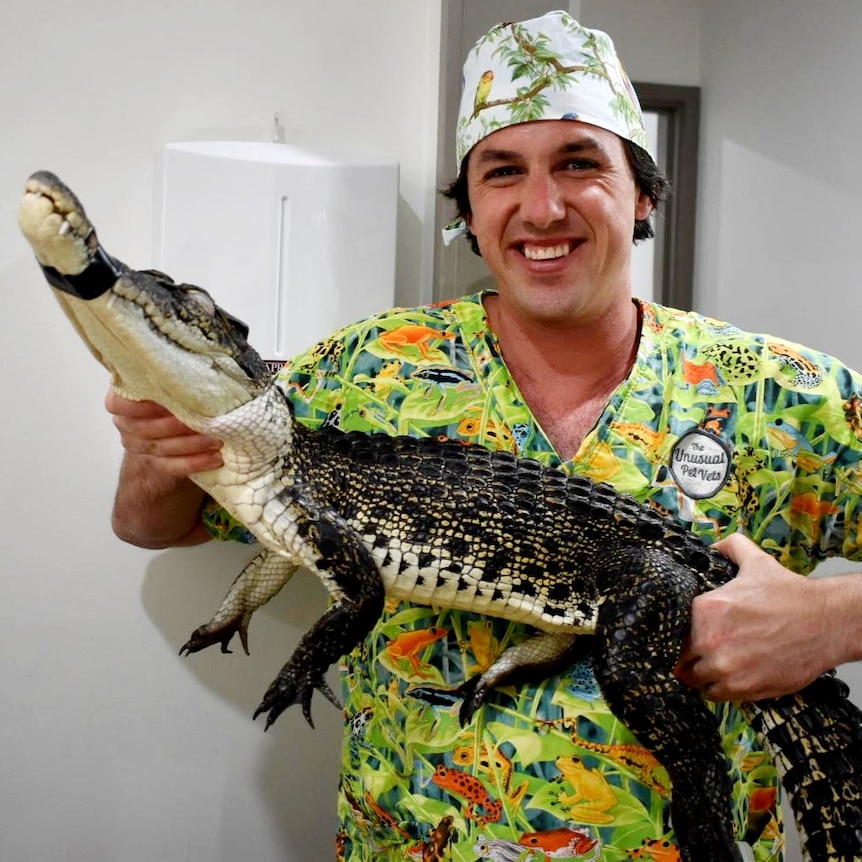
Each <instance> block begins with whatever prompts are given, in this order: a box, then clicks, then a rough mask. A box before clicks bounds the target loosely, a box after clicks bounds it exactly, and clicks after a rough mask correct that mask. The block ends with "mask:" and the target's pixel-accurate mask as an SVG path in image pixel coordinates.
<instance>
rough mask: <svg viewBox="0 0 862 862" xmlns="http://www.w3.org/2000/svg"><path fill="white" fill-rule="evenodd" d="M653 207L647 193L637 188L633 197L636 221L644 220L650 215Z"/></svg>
mask: <svg viewBox="0 0 862 862" xmlns="http://www.w3.org/2000/svg"><path fill="white" fill-rule="evenodd" d="M654 209H655V207H654V206H653V203H652V201H651V200H650V199H649V195H648V194H647V193H646V192H645V191H643V190H642V189H640V188H638V196H637V198H636V199H635V219H637V221H645V220H646V219H648V218H649V217H650V216H651V215H652V211H653V210H654Z"/></svg>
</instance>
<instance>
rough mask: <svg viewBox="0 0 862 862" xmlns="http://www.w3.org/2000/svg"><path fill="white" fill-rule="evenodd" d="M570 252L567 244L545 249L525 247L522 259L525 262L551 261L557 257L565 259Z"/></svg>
mask: <svg viewBox="0 0 862 862" xmlns="http://www.w3.org/2000/svg"><path fill="white" fill-rule="evenodd" d="M570 251H571V248H570V246H569V244H568V243H567V242H564V243H561V244H560V245H554V246H550V247H545V248H535V247H530V246H526V245H525V246H524V257H526V258H527V260H553V259H554V258H557V257H565V256H566V255H567V254H568V253H569V252H570Z"/></svg>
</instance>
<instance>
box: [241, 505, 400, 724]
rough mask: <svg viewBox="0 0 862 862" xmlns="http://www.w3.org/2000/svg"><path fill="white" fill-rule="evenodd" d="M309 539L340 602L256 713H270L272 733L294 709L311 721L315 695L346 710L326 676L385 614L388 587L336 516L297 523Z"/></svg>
mask: <svg viewBox="0 0 862 862" xmlns="http://www.w3.org/2000/svg"><path fill="white" fill-rule="evenodd" d="M297 526H298V528H299V530H300V532H301V533H302V534H303V538H304V539H305V540H306V542H308V543H309V544H311V546H312V547H314V548H316V549H317V551H318V553H319V558H318V559H317V561H316V563H315V565H316V568H317V569H318V571H319V573H320V576H321V578H322V579H323V581H324V583H326V584H327V588H328V589H329V591H330V594H331V595H333V596H334V597H335V601H334V602H333V604H332V605H331V606H330V607H329V609H328V610H327V611H326V613H325V614H324V615H323V616H322V617H321V618H320V619H319V620H318V621H317V622H316V623H315V624H314V625H313V626H312V627H311V628H310V629H309V630H308V631H307V632H306V633H305V634H304V635H303V637H302V639H301V640H300V642H299V645H298V646H297V647H296V649H295V650H294V652H293V655H292V656H291V657H290V660H289V661H288V663H287V664H286V665H285V666H284V667H283V668H282V669H281V671H280V673H279V674H278V676H277V677H276V678H275V680H273V682H272V684H271V685H270V687H269V688H268V689H267V692H266V694H265V695H264V698H263V701H262V702H261V704H260V706H259V707H258V708H257V710H256V711H255V713H254V717H255V718H257V717H258V716H259V715H261V714H263V713H268V715H267V719H266V728H269V727H270V726H271V725H272V723H273V722H274V721H275V720H276V719H277V718H278V717H279V715H281V713H282V712H284V710H285V709H287V708H288V707H289V706H292V705H293V704H294V703H299V704H301V706H302V714H303V715H304V716H305V720H306V721H307V722H308V723H309V724H310V725H311V726H312V727H314V722H313V721H312V720H311V698H312V695H313V694H314V690H315V689H317V690H318V691H320V692H322V693H323V695H324V696H325V697H326V698H327V699H328V700H330V701H331V702H332V703H333V704H335V705H336V706H338V707H339V708H340V707H341V704H340V703H339V702H338V699H337V698H336V696H335V694H334V693H333V692H332V689H331V688H330V687H329V685H328V683H327V682H326V679H325V675H326V672H327V670H329V667H330V666H331V665H332V664H334V663H335V662H336V661H338V659H339V658H340V657H341V656H343V655H344V654H345V653H348V652H350V650H352V649H353V647H355V646H356V645H357V644H358V643H359V642H360V641H361V640H362V639H363V638H364V637H365V636H366V635H367V634H368V632H369V631H371V629H372V627H373V626H374V624H375V622H377V620H378V619H379V617H380V615H381V614H382V613H383V602H384V598H385V593H384V587H383V581H382V580H381V578H380V573H379V572H378V570H377V566H376V564H375V563H374V559H373V558H372V556H371V554H370V553H369V552H368V550H367V549H366V548H365V546H364V545H362V543H361V542H360V541H359V539H358V538H356V537H355V536H354V535H353V533H352V532H351V531H350V528H349V527H348V526H347V524H345V523H344V521H343V520H342V519H341V518H339V517H338V515H336V514H335V513H334V512H332V511H329V510H324V509H321V510H315V509H312V508H309V510H308V513H307V514H306V516H305V517H300V518H297Z"/></svg>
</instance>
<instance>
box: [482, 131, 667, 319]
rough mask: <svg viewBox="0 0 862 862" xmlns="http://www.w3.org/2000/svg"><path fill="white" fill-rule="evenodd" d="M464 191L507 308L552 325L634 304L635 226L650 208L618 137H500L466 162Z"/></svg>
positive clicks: (542, 134) (492, 138) (511, 133)
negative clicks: (615, 306)
mask: <svg viewBox="0 0 862 862" xmlns="http://www.w3.org/2000/svg"><path fill="white" fill-rule="evenodd" d="M467 188H468V193H469V196H470V208H471V211H472V213H471V216H470V218H469V220H468V221H469V225H470V229H471V231H472V232H473V234H474V235H475V236H476V239H477V240H478V242H479V248H480V249H481V251H482V257H483V258H484V259H485V262H486V263H487V265H488V267H489V268H490V270H491V272H492V273H493V275H494V277H495V279H496V282H497V287H498V290H499V291H500V299H501V302H504V303H507V304H510V306H511V307H512V308H513V309H514V310H516V311H517V312H518V313H520V314H526V315H528V316H534V317H536V319H541V320H543V321H544V322H546V323H553V322H555V321H559V322H565V321H571V320H573V319H577V320H579V321H584V320H589V319H590V316H591V315H592V316H597V315H601V314H603V313H604V311H605V310H607V309H608V308H609V306H610V305H612V304H614V303H619V302H623V301H625V302H628V301H629V300H630V295H631V283H630V262H631V249H632V234H633V231H634V221H635V219H636V218H638V219H643V218H646V217H647V216H648V215H649V213H650V211H651V209H652V205H651V203H650V201H649V198H648V197H647V196H646V195H645V194H643V192H641V190H640V188H639V187H638V185H637V184H636V182H635V180H634V175H633V173H632V170H631V166H630V165H629V162H628V158H627V155H626V151H625V147H624V144H623V142H622V140H621V139H620V138H619V137H617V136H616V135H614V134H613V133H611V132H608V131H605V130H604V129H599V128H596V127H594V126H589V125H587V124H585V123H579V122H575V121H570V120H548V121H541V122H534V123H525V124H522V125H516V126H509V127H507V128H505V129H500V130H499V131H497V132H494V133H493V134H491V135H489V136H488V137H487V138H484V139H483V140H482V141H480V142H479V143H478V144H477V145H476V146H475V147H474V148H473V150H472V152H471V153H470V159H469V162H468V168H467Z"/></svg>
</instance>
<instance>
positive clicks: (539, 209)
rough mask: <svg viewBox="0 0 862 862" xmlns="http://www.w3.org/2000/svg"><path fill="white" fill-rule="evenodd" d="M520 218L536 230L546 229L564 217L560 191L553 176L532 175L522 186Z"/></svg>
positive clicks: (564, 211)
mask: <svg viewBox="0 0 862 862" xmlns="http://www.w3.org/2000/svg"><path fill="white" fill-rule="evenodd" d="M523 191H524V194H523V198H522V201H521V218H522V219H524V221H525V222H528V223H529V224H531V225H533V226H534V227H537V228H548V227H550V226H551V225H553V224H555V223H556V222H559V221H562V220H563V219H564V218H565V217H566V205H565V203H564V201H563V195H562V190H561V189H560V186H559V184H558V183H557V182H556V180H555V179H554V177H553V176H548V175H538V176H537V175H534V176H531V177H529V178H528V179H527V182H526V183H524V186H523Z"/></svg>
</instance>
